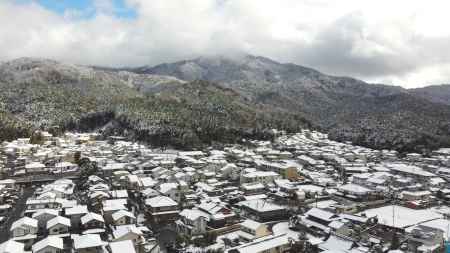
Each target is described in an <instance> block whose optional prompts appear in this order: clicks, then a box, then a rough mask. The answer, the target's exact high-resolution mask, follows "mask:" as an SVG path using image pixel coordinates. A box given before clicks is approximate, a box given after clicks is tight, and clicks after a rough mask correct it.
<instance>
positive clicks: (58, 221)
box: [47, 216, 70, 229]
mask: <svg viewBox="0 0 450 253" xmlns="http://www.w3.org/2000/svg"><path fill="white" fill-rule="evenodd" d="M57 224H62V225H64V226H67V227H70V219H68V218H66V217H63V216H56V217H55V218H53V219H51V220H49V221H47V229H49V228H51V227H53V226H55V225H57Z"/></svg>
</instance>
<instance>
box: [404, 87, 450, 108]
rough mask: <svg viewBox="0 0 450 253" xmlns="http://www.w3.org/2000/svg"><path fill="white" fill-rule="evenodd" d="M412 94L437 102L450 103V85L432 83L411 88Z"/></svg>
mask: <svg viewBox="0 0 450 253" xmlns="http://www.w3.org/2000/svg"><path fill="white" fill-rule="evenodd" d="M409 91H410V92H411V93H412V94H415V95H416V96H419V97H422V98H424V99H427V100H430V101H432V102H435V103H442V104H446V105H450V85H448V84H442V85H432V86H427V87H423V88H417V89H411V90H409Z"/></svg>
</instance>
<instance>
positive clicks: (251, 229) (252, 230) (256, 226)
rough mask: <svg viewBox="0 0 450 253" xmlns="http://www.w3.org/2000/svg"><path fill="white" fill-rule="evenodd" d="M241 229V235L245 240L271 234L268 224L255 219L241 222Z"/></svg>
mask: <svg viewBox="0 0 450 253" xmlns="http://www.w3.org/2000/svg"><path fill="white" fill-rule="evenodd" d="M240 225H241V229H240V231H239V232H238V234H239V237H240V238H242V239H243V240H244V241H253V240H255V239H258V238H260V237H263V236H268V235H270V234H271V232H270V231H269V228H268V226H267V225H266V224H264V223H260V222H257V221H254V220H249V219H246V220H245V221H244V222H242V223H241V224H240Z"/></svg>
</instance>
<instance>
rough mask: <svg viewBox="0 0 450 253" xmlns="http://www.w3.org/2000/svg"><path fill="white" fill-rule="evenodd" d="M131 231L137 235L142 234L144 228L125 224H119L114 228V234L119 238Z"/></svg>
mask: <svg viewBox="0 0 450 253" xmlns="http://www.w3.org/2000/svg"><path fill="white" fill-rule="evenodd" d="M129 233H134V234H137V235H142V230H141V229H139V228H137V227H136V225H134V224H132V225H123V226H117V227H116V229H115V230H113V235H114V238H115V239H119V238H121V237H123V236H124V235H127V234H129Z"/></svg>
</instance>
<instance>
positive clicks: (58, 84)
mask: <svg viewBox="0 0 450 253" xmlns="http://www.w3.org/2000/svg"><path fill="white" fill-rule="evenodd" d="M199 80H202V81H199ZM427 94H428V93H427ZM449 94H450V93H449ZM439 101H445V100H444V98H442V97H440V100H439ZM302 128H314V129H318V130H321V131H324V132H327V133H329V135H330V137H331V138H333V139H335V140H339V141H352V142H353V143H356V144H360V145H363V146H368V147H371V148H377V149H384V148H386V149H396V150H399V151H416V152H423V151H426V150H429V149H435V148H438V147H444V146H450V138H449V136H450V107H449V105H448V104H445V103H438V102H436V101H433V102H432V101H430V99H429V98H428V97H425V96H424V95H423V91H420V92H419V91H410V90H405V89H402V88H399V87H393V86H385V85H369V84H366V83H364V82H362V81H359V80H355V79H352V78H346V77H333V76H328V75H324V74H322V73H320V72H317V71H315V70H312V69H309V68H304V67H301V66H297V65H294V64H281V63H277V62H274V61H272V60H270V59H267V58H263V57H255V56H242V57H240V58H233V59H230V58H225V57H210V58H205V57H202V58H198V59H195V60H191V61H183V62H177V63H173V64H163V65H159V66H156V67H142V68H136V69H126V70H124V69H121V70H119V69H105V68H95V67H84V66H77V65H70V64H62V63H59V62H55V61H51V60H42V59H30V58H21V59H17V60H14V61H10V62H6V63H3V64H1V65H0V140H12V139H15V138H17V137H24V136H30V135H31V134H32V133H33V132H34V131H35V130H36V129H43V130H48V131H50V132H52V133H54V134H58V133H62V132H64V131H66V130H76V131H92V130H96V131H99V132H100V133H103V134H105V135H122V136H126V137H128V138H132V139H135V140H138V141H143V142H147V143H149V144H152V145H155V146H172V147H176V148H181V149H182V148H194V147H199V146H202V145H210V144H212V143H226V142H237V141H239V140H241V139H243V138H251V139H271V138H273V133H272V132H271V130H270V129H280V130H286V131H288V132H296V131H299V130H300V129H302Z"/></svg>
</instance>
